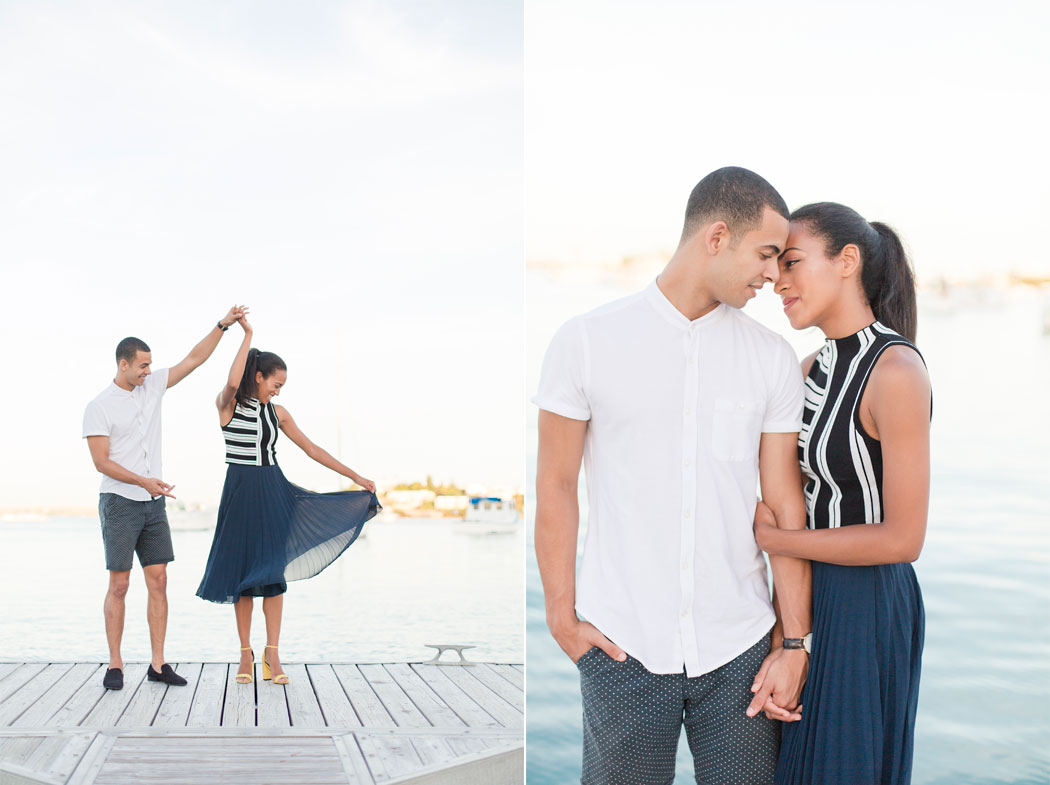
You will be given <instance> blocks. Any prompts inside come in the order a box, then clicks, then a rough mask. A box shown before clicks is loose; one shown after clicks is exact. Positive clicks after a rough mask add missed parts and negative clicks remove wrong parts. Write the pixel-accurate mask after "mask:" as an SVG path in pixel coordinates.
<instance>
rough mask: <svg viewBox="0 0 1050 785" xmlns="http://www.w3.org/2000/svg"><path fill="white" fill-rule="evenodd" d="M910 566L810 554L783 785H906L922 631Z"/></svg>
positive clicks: (781, 764) (780, 777)
mask: <svg viewBox="0 0 1050 785" xmlns="http://www.w3.org/2000/svg"><path fill="white" fill-rule="evenodd" d="M924 624H925V621H924V612H923V605H922V595H921V593H920V591H919V584H918V581H917V580H916V579H915V571H914V570H913V569H912V566H911V565H910V564H882V565H875V566H871V567H843V566H839V565H834V564H824V563H822V562H813V651H812V653H811V655H810V663H809V676H808V678H807V681H806V685H805V687H804V688H803V690H802V719H801V720H799V721H798V722H791V723H785V724H784V726H783V733H782V736H781V745H780V758H779V760H778V762H777V773H776V780H775V782H776V783H777V785H818V784H819V785H825V784H826V783H849V785H907V783H909V782H910V781H911V763H912V752H913V740H914V732H915V709H916V706H917V704H918V697H919V675H920V666H921V658H922V645H923V635H924Z"/></svg>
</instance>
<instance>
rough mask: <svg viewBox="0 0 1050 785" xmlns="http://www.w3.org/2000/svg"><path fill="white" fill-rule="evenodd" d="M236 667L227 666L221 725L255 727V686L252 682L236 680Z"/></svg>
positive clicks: (225, 726) (226, 726)
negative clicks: (240, 682) (245, 682)
mask: <svg viewBox="0 0 1050 785" xmlns="http://www.w3.org/2000/svg"><path fill="white" fill-rule="evenodd" d="M236 679H237V667H236V666H233V667H228V668H227V673H226V701H225V702H224V703H223V707H222V727H224V728H254V727H255V688H256V685H255V683H254V682H253V683H252V684H239V683H238V682H237V680H236Z"/></svg>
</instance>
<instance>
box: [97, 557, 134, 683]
mask: <svg viewBox="0 0 1050 785" xmlns="http://www.w3.org/2000/svg"><path fill="white" fill-rule="evenodd" d="M130 583H131V570H110V571H109V588H108V589H107V590H106V599H105V602H103V604H102V614H103V616H104V617H105V619H106V643H108V644H109V667H111V668H120V669H121V670H124V660H123V658H122V657H121V656H120V641H121V638H123V637H124V598H125V597H126V596H127V594H128V585H129V584H130Z"/></svg>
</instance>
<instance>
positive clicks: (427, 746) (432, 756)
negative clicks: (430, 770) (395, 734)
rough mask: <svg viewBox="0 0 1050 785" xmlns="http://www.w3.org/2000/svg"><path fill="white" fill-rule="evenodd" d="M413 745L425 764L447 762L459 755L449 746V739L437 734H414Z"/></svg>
mask: <svg viewBox="0 0 1050 785" xmlns="http://www.w3.org/2000/svg"><path fill="white" fill-rule="evenodd" d="M411 741H412V746H413V747H415V750H416V754H417V755H418V756H419V760H420V761H421V762H422V763H423V765H424V766H431V765H434V764H436V763H447V762H448V761H450V760H454V759H455V758H456V757H457V756H456V753H454V752H453V751H452V748H451V747H449V746H448V741H447V740H445V739H443V738H440V737H437V736H412V737H411Z"/></svg>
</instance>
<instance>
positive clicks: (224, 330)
mask: <svg viewBox="0 0 1050 785" xmlns="http://www.w3.org/2000/svg"><path fill="white" fill-rule="evenodd" d="M215 326H216V327H218V328H219V329H220V330H222V331H223V332H226V331H227V330H229V329H230V328H229V327H223V326H222V319H220V320H219V321H217V322H216V323H215Z"/></svg>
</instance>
